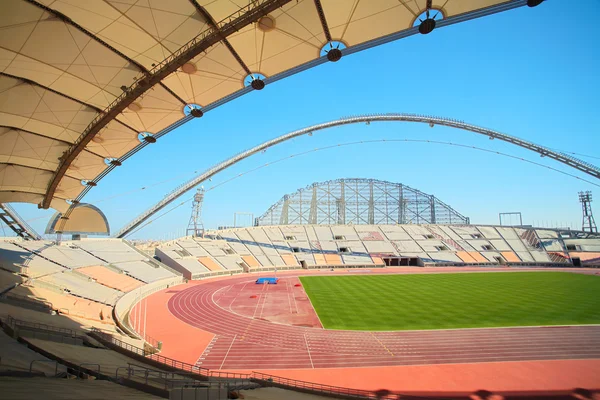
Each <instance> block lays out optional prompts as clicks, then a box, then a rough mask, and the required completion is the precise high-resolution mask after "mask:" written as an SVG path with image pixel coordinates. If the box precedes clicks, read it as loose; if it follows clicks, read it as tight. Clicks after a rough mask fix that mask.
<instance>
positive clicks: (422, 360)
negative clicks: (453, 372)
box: [171, 278, 600, 368]
mask: <svg viewBox="0 0 600 400" xmlns="http://www.w3.org/2000/svg"><path fill="white" fill-rule="evenodd" d="M243 279H244V278H241V279H240V278H238V279H234V280H233V282H236V281H237V282H239V281H242V280H243ZM231 282H232V281H231V280H228V281H227V283H231ZM202 286H204V287H203V288H200V285H198V287H197V289H198V290H197V291H195V292H194V291H191V290H184V292H186V293H185V295H183V293H182V295H181V296H179V297H180V298H178V299H177V302H176V303H177V304H178V306H179V307H174V308H177V309H178V310H176V311H175V313H176V314H178V318H179V319H181V320H183V321H184V322H186V323H187V324H190V325H193V326H196V327H199V328H201V329H204V330H208V331H210V332H213V330H217V332H219V331H220V332H221V333H220V334H222V335H223V334H224V335H227V336H229V337H231V334H233V333H234V332H236V331H237V332H238V333H239V329H240V328H241V329H243V328H246V332H247V331H248V328H249V327H250V326H249V325H252V327H253V329H252V331H250V332H249V334H248V336H249V337H248V340H247V342H246V341H245V343H244V346H243V350H244V351H243V352H244V354H247V355H249V356H250V357H248V358H250V359H252V358H253V356H256V357H258V359H257V360H253V361H254V363H256V364H263V363H262V362H260V361H259V360H260V357H259V356H260V355H261V354H264V351H265V349H264V346H258V343H260V342H262V343H265V342H268V341H269V340H274V341H275V342H277V346H276V347H273V346H272V348H273V349H274V350H275V353H276V352H281V354H280V357H281V358H280V360H282V361H283V359H285V358H286V357H287V356H288V354H289V357H293V354H294V352H296V353H295V354H296V355H297V356H298V355H299V354H298V351H301V350H304V349H306V348H307V342H308V335H310V336H311V342H312V341H315V344H316V345H317V346H318V347H320V348H321V349H322V350H321V351H323V353H320V354H318V357H319V358H320V359H321V361H320V364H323V365H322V366H321V365H320V366H319V367H326V364H328V365H331V366H334V365H337V364H341V363H342V362H343V361H344V359H346V358H347V357H348V356H349V357H350V360H348V361H352V364H353V365H361V364H362V365H373V364H377V363H379V364H380V365H390V363H392V364H396V365H398V361H399V360H398V359H396V360H394V359H393V357H389V356H388V357H382V356H375V357H373V354H372V353H371V354H369V355H370V356H367V354H365V353H363V354H362V355H361V354H357V353H356V352H355V351H350V353H351V354H352V355H348V354H346V355H344V354H343V353H346V351H348V350H351V348H352V347H354V346H356V347H358V348H363V352H364V350H365V349H364V346H365V345H367V343H364V339H365V336H364V334H366V333H368V332H362V333H361V332H344V331H326V330H322V329H315V328H300V327H293V326H286V325H277V324H273V323H268V322H265V321H256V320H255V321H254V323H251V324H249V319H248V318H247V317H241V316H239V315H232V314H231V313H229V312H227V311H226V310H223V309H222V308H220V307H218V305H216V304H214V301H210V300H211V299H212V298H211V294H213V293H214V291H215V289H217V290H218V289H219V288H220V286H219V284H215V282H211V283H208V282H207V284H206V286H205V285H202ZM200 289H202V290H200ZM262 289H263V290H264V289H265V288H264V287H263V288H262ZM172 305H173V304H171V306H172ZM190 305H192V306H191V307H190ZM181 306H183V307H181ZM215 306H216V307H217V309H216V310H215V309H214V308H215ZM201 314H205V315H201ZM250 321H252V320H250ZM204 323H208V325H209V326H208V328H207V327H203V325H204ZM598 328H600V327H581V326H580V327H565V328H564V329H561V328H559V329H556V328H554V329H552V328H516V329H514V328H513V329H510V328H496V329H495V331H496V332H494V330H491V329H488V330H486V329H470V330H462V331H461V330H454V331H445V332H432V333H429V332H424V331H421V332H412V334H411V332H403V334H402V335H400V337H396V336H398V335H397V332H376V333H370V334H369V335H373V336H375V338H376V340H379V339H381V340H383V341H384V342H385V343H386V344H387V347H389V346H390V345H394V347H396V346H399V347H400V349H401V350H400V353H403V354H400V355H399V356H401V357H402V356H407V357H408V358H409V359H410V358H413V357H416V359H414V358H413V360H411V361H410V362H409V363H410V364H427V363H439V362H444V361H446V362H464V361H463V360H465V358H468V357H470V358H471V359H474V360H481V361H483V359H487V358H493V359H495V360H501V359H502V356H504V357H505V358H506V359H515V358H517V359H521V358H522V359H529V360H531V359H536V358H537V359H562V358H573V357H574V356H575V355H576V354H575V353H579V352H583V353H585V351H586V345H585V344H584V343H586V341H591V342H590V343H587V349H588V350H590V351H589V353H590V354H587V357H585V358H589V357H590V356H592V357H596V358H600V352H599V351H592V349H594V348H595V349H596V350H598V349H600V345H599V342H598V341H599V340H600V331H597V329H598ZM223 331H225V332H223ZM317 331H318V332H317ZM442 335H443V336H442ZM287 336H291V338H289V339H288V338H287ZM313 336H314V338H313ZM415 336H416V337H415ZM440 336H441V337H440ZM448 336H450V338H448ZM576 338H580V339H579V340H581V342H580V343H581V345H580V346H577V347H579V349H578V350H579V351H577V350H575V348H574V346H572V345H575V344H576V342H577V339H576ZM298 339H299V340H300V341H301V342H304V343H302V345H301V346H299V345H300V343H298ZM302 339H304V340H302ZM371 340H373V338H371ZM252 342H254V343H252ZM440 342H441V343H440ZM486 342H487V343H488V344H486V345H484V347H486V349H487V354H488V355H486V356H483V354H486V349H483V352H481V349H480V350H479V352H476V351H473V350H476V348H477V347H479V346H480V345H482V344H485V343H486ZM499 342H500V343H499ZM524 342H525V343H526V342H532V343H530V344H529V346H522V345H523V344H525V343H524ZM238 343H239V341H238ZM565 343H570V344H571V346H566V345H565ZM469 344H470V345H471V346H469ZM492 344H495V345H494V346H492ZM519 344H521V345H519ZM357 345H360V346H357ZM378 345H379V346H381V345H380V344H379V343H378ZM436 345H437V346H436ZM473 345H475V346H473ZM257 346H258V347H259V348H257ZM281 346H283V347H281ZM590 346H591V347H590ZM594 346H597V347H594ZM454 347H459V349H458V350H457V351H456V353H457V354H454V355H453V356H451V354H446V355H445V356H442V354H443V353H446V352H447V353H453V351H451V350H452V349H453V348H454ZM461 347H462V348H461ZM470 347H475V349H473V350H471V351H469V350H468V349H469V348H470ZM235 348H238V346H237V345H236V346H234V347H232V352H230V353H229V354H228V356H227V359H228V360H229V359H230V358H231V355H232V353H235V352H234V351H233V350H234V349H235ZM380 348H381V347H380ZM536 348H538V349H537V350H536ZM294 349H296V350H294ZM428 350H429V351H428ZM532 350H535V351H532ZM340 351H341V352H340ZM396 351H397V350H396ZM407 351H408V354H407ZM465 351H466V354H464V353H465ZM496 352H497V353H499V354H495V357H490V356H491V355H492V354H494V353H496ZM519 352H522V353H521V354H519ZM284 353H286V354H284ZM428 353H433V354H429V355H428ZM476 353H479V354H476ZM482 353H483V354H482ZM490 353H492V354H490ZM511 353H512V354H511ZM515 353H516V354H515ZM523 353H525V354H523ZM561 353H562V354H561ZM307 355H308V354H307ZM582 355H583V354H582ZM314 356H315V354H310V361H311V362H312V367H314V363H315V360H314ZM436 356H437V357H436ZM440 356H441V357H440ZM220 357H222V355H221V356H220ZM211 358H212V357H211ZM282 358H283V359H282ZM234 359H236V357H235V356H234ZM359 360H360V361H359ZM377 360H378V361H377ZM442 360H443V361H442ZM459 360H460V361H459ZM215 361H216V360H214V359H213V362H215ZM219 361H221V363H219V364H217V366H218V365H220V364H222V362H223V360H222V359H221V360H219ZM248 361H249V360H248ZM257 361H258V362H257ZM264 361H267V360H264ZM269 361H270V362H271V363H276V364H278V365H281V364H280V363H279V362H277V360H276V359H272V360H268V361H267V362H269ZM306 361H309V360H306ZM405 361H409V360H405ZM238 362H239V361H238ZM228 363H231V361H228ZM285 363H286V362H285V361H284V365H285ZM287 363H289V361H287ZM236 364H237V363H236ZM346 366H348V365H347V364H346ZM284 368H285V367H284Z"/></svg>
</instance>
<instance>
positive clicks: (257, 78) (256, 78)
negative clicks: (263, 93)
mask: <svg viewBox="0 0 600 400" xmlns="http://www.w3.org/2000/svg"><path fill="white" fill-rule="evenodd" d="M265 79H266V77H265V76H264V75H263V74H260V73H256V72H253V73H251V74H250V75H248V76H246V77H245V78H244V86H245V87H248V86H251V87H252V89H254V90H263V89H264V88H265V85H266V84H265Z"/></svg>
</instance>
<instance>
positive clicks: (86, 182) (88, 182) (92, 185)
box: [81, 179, 98, 187]
mask: <svg viewBox="0 0 600 400" xmlns="http://www.w3.org/2000/svg"><path fill="white" fill-rule="evenodd" d="M81 184H82V185H83V186H91V187H94V186H98V184H97V183H96V182H94V181H88V180H87V179H84V180H82V181H81Z"/></svg>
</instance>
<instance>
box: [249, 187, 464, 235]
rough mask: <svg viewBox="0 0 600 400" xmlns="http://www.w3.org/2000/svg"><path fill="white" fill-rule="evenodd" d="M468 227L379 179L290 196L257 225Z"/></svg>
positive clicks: (448, 211)
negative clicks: (431, 225)
mask: <svg viewBox="0 0 600 400" xmlns="http://www.w3.org/2000/svg"><path fill="white" fill-rule="evenodd" d="M468 223H469V218H467V217H465V216H463V215H462V214H460V213H459V212H458V211H456V210H454V209H453V208H451V207H450V206H448V205H447V204H445V203H443V202H441V201H440V200H439V199H437V198H436V197H435V196H432V195H430V194H426V193H423V192H421V191H420V190H417V189H413V188H411V187H409V186H405V185H403V184H401V183H393V182H387V181H380V180H376V179H358V178H351V179H336V180H333V181H326V182H317V183H313V184H312V185H309V186H307V187H305V188H302V189H299V190H298V191H296V192H295V193H292V194H287V195H285V196H283V197H282V198H281V200H279V201H278V202H277V203H275V204H273V205H272V206H271V207H270V208H269V209H268V210H267V211H266V212H265V213H264V214H263V215H261V216H260V217H258V218H257V219H256V225H305V224H308V225H336V224H337V225H344V224H352V225H365V224H366V225H391V224H459V225H465V224H468Z"/></svg>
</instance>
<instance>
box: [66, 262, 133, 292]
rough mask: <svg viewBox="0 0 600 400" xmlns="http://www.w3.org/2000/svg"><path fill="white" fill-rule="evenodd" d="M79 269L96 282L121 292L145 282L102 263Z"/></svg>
mask: <svg viewBox="0 0 600 400" xmlns="http://www.w3.org/2000/svg"><path fill="white" fill-rule="evenodd" d="M77 271H78V272H80V273H82V274H85V275H87V276H89V277H90V278H93V279H95V280H96V282H98V283H100V284H102V285H104V286H108V287H110V288H113V289H116V290H119V291H121V292H129V291H130V290H133V289H135V288H137V287H139V286H142V285H143V284H144V282H142V281H140V280H137V279H134V278H131V277H129V276H127V275H125V274H123V273H121V272H115V271H114V270H110V269H108V268H106V267H103V266H101V265H94V266H89V267H82V268H79V269H78V270H77Z"/></svg>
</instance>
